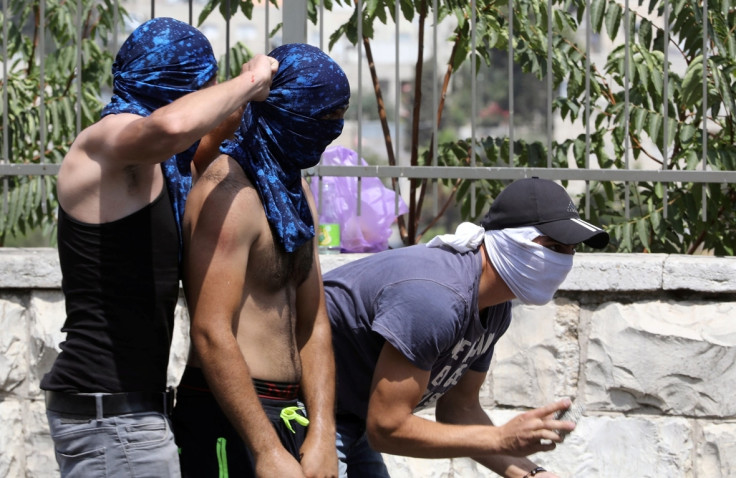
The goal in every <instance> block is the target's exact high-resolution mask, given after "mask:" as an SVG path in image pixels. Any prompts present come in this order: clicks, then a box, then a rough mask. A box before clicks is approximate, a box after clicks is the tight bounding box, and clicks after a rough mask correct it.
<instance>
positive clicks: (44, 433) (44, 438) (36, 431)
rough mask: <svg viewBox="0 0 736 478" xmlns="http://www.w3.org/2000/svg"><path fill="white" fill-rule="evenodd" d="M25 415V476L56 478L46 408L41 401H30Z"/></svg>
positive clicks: (55, 464)
mask: <svg viewBox="0 0 736 478" xmlns="http://www.w3.org/2000/svg"><path fill="white" fill-rule="evenodd" d="M24 414H25V417H26V418H25V424H24V425H25V451H26V456H25V460H26V475H25V476H27V477H33V478H56V477H58V476H59V466H58V464H57V463H56V456H55V453H54V442H53V441H52V440H51V435H50V434H49V427H48V421H47V420H46V406H45V405H44V401H43V400H42V399H38V400H30V401H28V403H27V410H25V411H24Z"/></svg>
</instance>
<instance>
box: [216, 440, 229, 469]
mask: <svg viewBox="0 0 736 478" xmlns="http://www.w3.org/2000/svg"><path fill="white" fill-rule="evenodd" d="M226 446H227V440H225V439H224V438H223V437H220V438H218V439H217V466H218V468H219V469H220V476H219V478H228V476H229V475H228V471H227V449H226Z"/></svg>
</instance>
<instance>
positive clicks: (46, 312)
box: [28, 290, 66, 397]
mask: <svg viewBox="0 0 736 478" xmlns="http://www.w3.org/2000/svg"><path fill="white" fill-rule="evenodd" d="M28 311H29V316H30V339H31V340H30V343H29V347H30V351H29V352H30V353H29V360H30V364H31V375H30V377H29V378H30V379H31V380H30V384H29V389H28V394H29V397H37V396H40V394H41V389H40V388H39V384H40V381H41V378H43V376H44V374H46V372H48V371H49V370H51V366H52V365H53V363H54V360H56V357H57V356H58V355H59V352H60V350H61V349H60V348H59V344H61V342H63V341H64V339H65V338H66V334H65V333H63V332H62V331H61V327H62V326H63V325H64V320H65V318H66V309H65V308H64V294H62V293H61V291H58V290H57V291H47V290H35V291H32V292H31V299H30V305H29V308H28Z"/></svg>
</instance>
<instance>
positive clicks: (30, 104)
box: [0, 0, 125, 245]
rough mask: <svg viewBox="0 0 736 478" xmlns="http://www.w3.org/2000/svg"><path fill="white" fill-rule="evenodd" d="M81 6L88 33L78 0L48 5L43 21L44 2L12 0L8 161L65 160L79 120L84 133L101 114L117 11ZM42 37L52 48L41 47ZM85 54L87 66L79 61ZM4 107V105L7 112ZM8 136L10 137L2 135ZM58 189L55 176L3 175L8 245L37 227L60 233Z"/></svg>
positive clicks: (104, 4)
mask: <svg viewBox="0 0 736 478" xmlns="http://www.w3.org/2000/svg"><path fill="white" fill-rule="evenodd" d="M81 8H82V10H81V12H79V15H80V18H81V19H82V25H81V28H79V27H78V26H77V24H76V19H77V13H78V12H77V2H65V1H61V0H46V2H45V9H46V11H45V16H44V19H43V23H41V18H40V10H39V2H38V1H33V2H28V1H25V0H10V1H9V3H8V9H7V10H6V11H4V12H3V13H2V15H3V16H2V21H3V22H6V21H7V23H8V35H7V38H5V45H6V47H7V51H8V59H9V63H8V76H7V78H4V79H3V80H1V81H0V84H2V87H3V88H7V94H8V103H7V119H8V123H7V124H3V125H2V126H1V127H0V144H4V141H7V144H8V151H4V152H3V155H2V156H3V157H4V158H8V159H9V161H10V162H11V163H16V164H37V163H41V162H43V163H59V162H61V159H62V158H63V156H64V153H65V152H66V150H67V149H68V147H69V145H70V144H71V142H72V141H73V139H74V137H75V136H76V134H77V121H79V124H80V126H81V127H82V128H84V127H85V126H87V125H89V124H91V123H92V122H93V121H94V120H95V119H96V118H97V117H98V115H99V111H100V108H101V103H100V99H99V98H100V93H101V89H102V88H103V87H105V86H107V85H109V84H110V81H111V74H110V67H111V65H112V57H111V55H110V53H109V52H108V51H107V50H106V48H105V47H106V46H107V43H108V41H109V39H110V38H112V36H113V34H112V31H113V30H112V26H113V25H114V18H113V12H114V10H113V8H112V4H111V3H110V2H109V1H92V0H84V1H82V2H81ZM120 11H121V13H122V14H124V13H125V12H124V10H122V9H121V10H120ZM5 15H7V17H5ZM41 32H43V33H44V40H45V45H46V51H39V50H38V48H39V40H40V35H41ZM78 35H79V36H80V37H81V43H78V41H79V40H78ZM80 49H81V58H82V68H79V65H78V64H77V61H78V60H77V57H78V52H79V51H80ZM41 62H43V70H44V76H43V78H41V76H40V74H41ZM80 70H81V71H82V72H83V74H82V77H81V84H80V78H79V77H78V72H79V71H80ZM42 85H43V92H44V94H43V97H42V96H41V95H40V91H41V90H42ZM79 90H81V96H80V94H79ZM41 102H43V108H42V107H41ZM78 105H79V109H80V111H81V116H79V117H78V116H77V108H78ZM4 107H5V106H4V105H2V104H0V113H2V109H3V108H4ZM42 114H43V118H42ZM42 126H43V128H42ZM5 131H7V138H4V137H2V135H4V134H5ZM55 192H56V178H55V177H54V176H11V177H6V178H3V180H2V182H0V194H2V195H3V197H6V198H7V206H6V209H5V208H4V211H3V214H2V215H0V245H2V244H3V243H4V242H5V239H6V237H8V236H9V235H13V236H23V235H25V234H27V233H28V232H29V231H30V230H33V229H41V230H43V231H44V233H45V234H48V235H49V236H51V235H53V231H54V228H55V212H56V207H57V203H56V196H55Z"/></svg>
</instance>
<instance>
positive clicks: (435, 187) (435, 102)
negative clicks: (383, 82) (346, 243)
mask: <svg viewBox="0 0 736 478" xmlns="http://www.w3.org/2000/svg"><path fill="white" fill-rule="evenodd" d="M396 3H398V2H396ZM432 20H433V22H434V28H433V29H432V112H433V114H434V117H433V119H434V121H432V166H435V167H436V166H437V155H438V154H439V151H437V148H438V147H439V140H438V138H437V136H438V135H439V125H438V124H437V114H438V111H437V110H438V109H439V85H438V84H437V78H438V76H439V74H438V73H439V71H438V70H439V67H438V65H437V28H439V25H438V23H439V14H438V12H437V0H432ZM432 196H433V197H434V206H433V210H432V212H433V214H434V216H437V214H438V213H439V204H440V198H439V184H438V181H437V179H436V178H435V179H433V180H432ZM397 214H398V211H397Z"/></svg>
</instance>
